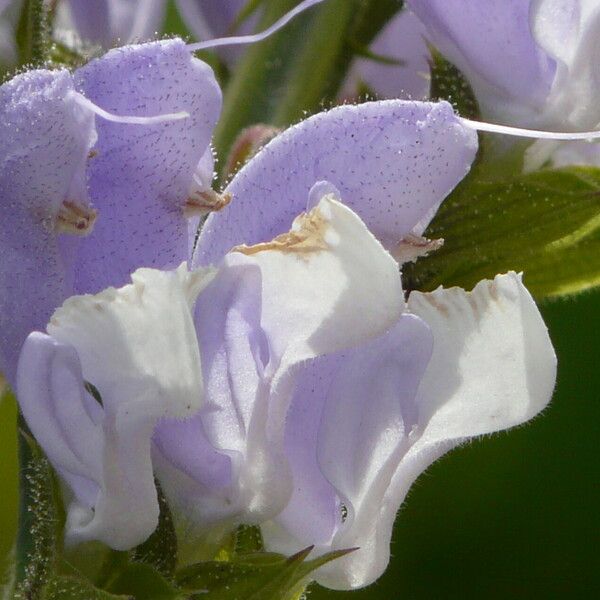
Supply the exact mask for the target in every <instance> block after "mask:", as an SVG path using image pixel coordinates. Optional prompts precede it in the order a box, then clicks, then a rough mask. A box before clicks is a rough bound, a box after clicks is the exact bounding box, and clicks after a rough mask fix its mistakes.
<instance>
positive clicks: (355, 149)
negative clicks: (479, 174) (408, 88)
mask: <svg viewBox="0 0 600 600" xmlns="http://www.w3.org/2000/svg"><path fill="white" fill-rule="evenodd" d="M476 150H477V136H476V134H475V132H473V131H469V130H468V129H467V128H465V127H464V126H463V125H462V124H461V122H460V121H459V120H458V119H457V117H456V115H455V114H454V112H453V111H452V108H451V107H450V105H449V104H446V103H439V104H431V103H418V102H404V101H400V100H396V101H386V102H373V103H367V104H361V105H359V106H342V107H338V108H335V109H333V110H331V111H329V112H324V113H320V114H318V115H316V116H314V117H312V118H310V119H307V120H306V121H303V122H301V123H300V124H298V125H296V126H295V127H292V128H290V129H288V130H287V131H285V132H284V133H282V134H281V135H279V136H278V137H276V138H275V139H274V140H273V141H271V142H270V143H269V144H268V145H267V146H266V147H265V148H263V150H261V151H260V152H259V153H258V154H257V155H256V156H255V157H254V158H253V159H251V160H250V162H248V164H247V165H246V166H245V167H244V168H243V169H242V170H241V171H240V172H239V173H238V174H237V175H236V176H235V178H234V179H233V181H232V182H231V184H230V185H229V186H228V188H227V191H228V192H230V193H231V194H232V195H233V201H232V203H231V205H230V206H228V207H227V208H225V209H223V210H222V211H221V212H219V213H218V214H214V215H211V216H210V217H209V219H208V221H207V223H206V225H205V227H204V229H203V232H202V235H201V236H200V240H199V243H198V249H197V252H196V257H195V262H196V263H197V264H209V263H211V262H215V261H216V260H218V259H220V258H221V257H222V256H223V255H224V254H225V253H226V252H227V251H228V250H229V249H230V248H231V247H232V246H234V245H236V244H240V243H247V244H255V243H258V242H264V241H267V240H269V239H272V238H273V237H274V236H275V235H278V234H280V233H283V232H285V231H287V228H288V224H289V223H290V221H291V220H292V219H293V218H295V216H296V215H297V214H298V213H299V212H301V211H302V210H304V209H305V207H306V197H307V194H308V192H309V190H310V189H311V188H312V186H313V185H314V184H315V183H316V182H317V181H321V180H327V181H330V182H331V183H332V184H333V185H335V186H336V187H337V188H338V189H339V190H340V192H341V195H342V198H343V199H344V202H345V203H346V204H347V205H348V206H349V207H350V208H351V209H352V210H355V211H356V212H357V214H358V215H359V216H360V217H361V218H362V219H363V220H364V221H365V223H366V224H367V226H368V227H369V229H371V231H373V233H375V235H376V236H377V237H378V238H379V239H380V240H381V241H382V243H383V244H384V245H385V246H386V247H391V246H394V245H395V244H397V243H398V242H399V241H400V240H401V239H402V238H403V237H404V236H405V235H406V234H407V233H409V232H410V231H411V230H412V229H413V228H414V227H415V226H416V225H417V224H418V223H419V221H421V220H423V219H427V218H431V216H433V212H435V210H436V208H437V207H438V206H439V204H440V203H441V202H442V200H443V199H444V197H445V196H446V195H447V194H448V193H450V191H451V190H452V189H453V188H454V187H455V186H456V184H457V183H458V182H459V181H460V180H461V179H462V178H463V177H464V176H465V174H466V173H467V172H468V170H469V167H470V165H471V162H472V160H473V158H474V156H475V152H476ZM432 211H433V212H432ZM425 224H426V223H421V228H423V227H424V226H425Z"/></svg>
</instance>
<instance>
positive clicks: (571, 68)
mask: <svg viewBox="0 0 600 600" xmlns="http://www.w3.org/2000/svg"><path fill="white" fill-rule="evenodd" d="M408 4H409V6H410V8H411V9H412V10H413V11H414V12H415V14H416V15H417V16H418V17H419V19H420V20H421V21H422V23H423V24H424V25H425V27H426V29H427V36H428V39H429V40H430V41H431V43H432V44H434V45H435V46H436V47H437V48H438V49H439V50H440V51H441V52H442V54H443V55H444V56H446V57H447V58H448V59H449V60H450V61H451V62H453V63H454V64H455V65H456V66H457V67H458V68H459V69H460V70H461V71H462V72H463V73H464V74H465V75H466V77H467V79H468V80H469V82H470V84H471V86H472V87H473V90H474V92H475V95H476V97H477V100H478V103H479V105H480V108H481V111H482V115H483V116H484V117H485V118H486V119H489V120H492V121H495V122H499V123H503V124H506V125H515V126H520V127H526V128H531V129H548V130H551V131H589V130H592V129H597V128H598V127H599V126H600V108H599V107H598V103H597V102H596V98H597V96H598V93H599V91H600V69H599V68H598V53H599V46H598V39H599V35H600V4H598V2H596V1H595V0H572V1H571V0H569V1H563V0H527V1H521V0H507V1H505V2H497V1H496V0H484V1H482V2H467V1H465V0H450V1H446V0H409V2H408ZM558 147H560V144H559V143H558V142H554V141H547V140H540V141H538V142H536V143H535V144H533V146H532V147H531V148H530V149H529V151H528V156H527V160H526V168H527V169H529V170H531V169H533V168H537V167H538V166H540V165H541V164H543V163H544V162H545V161H546V160H548V159H549V158H551V156H552V153H553V152H554V151H555V150H556V148H558Z"/></svg>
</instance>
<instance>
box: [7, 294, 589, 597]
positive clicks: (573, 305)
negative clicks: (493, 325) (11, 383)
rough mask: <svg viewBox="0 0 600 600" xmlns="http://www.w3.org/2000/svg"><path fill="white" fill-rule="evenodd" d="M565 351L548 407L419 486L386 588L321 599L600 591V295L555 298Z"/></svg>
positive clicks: (550, 319) (12, 506)
mask: <svg viewBox="0 0 600 600" xmlns="http://www.w3.org/2000/svg"><path fill="white" fill-rule="evenodd" d="M543 313H544V317H545V318H546V321H547V323H548V326H549V328H550V332H551V335H552V339H553V341H554V344H555V346H556V350H557V353H558V356H559V377H558V387H557V390H556V393H555V396H554V400H553V402H552V404H551V405H550V407H549V408H548V409H547V410H546V412H545V413H544V414H543V415H541V416H539V417H538V418H537V419H536V420H535V421H533V422H532V423H529V424H527V425H525V426H524V427H521V428H518V429H515V430H512V431H509V432H507V433H501V434H497V435H494V436H491V437H487V438H483V439H480V440H478V441H475V442H472V443H470V444H468V445H466V446H464V447H462V448H460V449H458V450H455V451H454V452H452V453H451V454H449V455H447V456H446V457H445V458H443V459H442V460H441V461H439V462H438V463H436V464H435V465H434V466H433V467H432V468H431V469H430V470H429V471H427V473H425V474H424V475H423V476H422V477H421V478H420V479H419V480H418V481H417V483H416V485H415V486H414V488H413V490H412V492H411V493H410V494H409V497H408V500H407V502H406V504H405V505H404V507H403V508H402V510H401V512H400V514H399V515H398V519H397V521H396V530H395V534H394V543H393V546H392V554H393V558H392V562H391V564H390V567H389V569H388V571H387V573H386V574H385V576H384V577H382V578H381V579H380V580H379V581H378V582H377V583H376V584H375V585H373V586H371V587H369V588H367V589H366V590H363V591H360V592H354V593H351V594H341V593H334V592H330V591H326V590H313V592H312V593H311V595H310V599H311V600H325V599H331V600H335V599H337V598H340V599H341V598H346V597H349V598H355V599H356V600H395V599H396V598H399V599H400V598H402V599H412V598H415V599H419V600H421V599H423V600H425V599H427V600H430V599H437V598H444V599H454V598H456V599H459V598H460V599H463V598H466V599H470V598H492V599H495V598H498V599H500V598H503V599H507V598H528V599H529V598H533V599H538V598H540V599H545V598H563V599H573V598H590V599H591V598H598V597H600V595H599V593H600V587H599V586H598V581H599V574H600V560H599V549H600V517H599V510H598V509H599V507H600V486H599V485H598V482H599V481H600V461H599V460H598V439H599V435H598V434H599V433H600V431H599V429H600V401H599V398H598V390H600V369H599V368H598V356H599V354H600V338H599V332H600V327H599V325H600V320H599V318H598V315H599V314H600V293H599V292H595V293H593V294H586V295H582V296H579V297H578V298H576V299H573V300H568V301H567V300H563V301H560V302H554V303H550V304H546V305H545V306H544V307H543ZM14 429H15V414H14V406H12V404H11V403H9V402H4V403H3V404H2V405H1V406H0V457H1V459H0V507H1V509H2V510H1V512H0V553H1V554H2V555H4V554H5V553H6V552H7V551H8V550H9V548H10V545H11V543H12V537H13V534H14V526H15V514H16V494H15V490H16V485H17V483H16V464H15V460H16V457H15V454H16V449H15V434H14Z"/></svg>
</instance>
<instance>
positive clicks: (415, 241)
mask: <svg viewBox="0 0 600 600" xmlns="http://www.w3.org/2000/svg"><path fill="white" fill-rule="evenodd" d="M443 245H444V240H443V239H439V240H428V239H427V238H424V237H421V236H420V235H414V234H413V233H409V234H408V235H407V236H406V237H405V238H404V239H403V240H402V241H401V242H400V243H399V244H398V245H397V246H396V247H395V248H394V249H393V250H392V251H391V254H392V256H393V257H394V258H395V259H396V260H397V261H398V263H399V264H404V263H407V262H415V261H416V260H417V258H420V257H422V256H427V255H428V254H429V253H430V252H435V251H436V250H439V249H440V248H441V247H442V246H443Z"/></svg>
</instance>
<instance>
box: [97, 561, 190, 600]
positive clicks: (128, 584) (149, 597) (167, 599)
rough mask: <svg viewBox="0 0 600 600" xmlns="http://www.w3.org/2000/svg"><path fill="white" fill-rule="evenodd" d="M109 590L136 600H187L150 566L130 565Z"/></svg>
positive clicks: (111, 584) (112, 582)
mask: <svg viewBox="0 0 600 600" xmlns="http://www.w3.org/2000/svg"><path fill="white" fill-rule="evenodd" d="M108 589H109V591H110V592H111V593H113V594H117V595H118V594H123V595H125V596H127V597H133V598H135V599H136V600H185V598H187V596H186V595H184V594H183V593H182V592H181V591H180V590H179V589H178V588H177V587H175V586H174V585H173V584H172V583H171V582H170V581H168V580H167V579H165V577H163V576H162V575H161V574H160V573H159V572H158V571H157V570H156V569H154V568H153V567H151V566H150V565H144V564H130V565H128V566H127V567H126V568H125V569H123V570H122V571H121V572H120V573H119V574H118V575H117V577H116V578H115V579H114V580H113V581H111V583H110V585H109V586H108Z"/></svg>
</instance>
